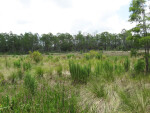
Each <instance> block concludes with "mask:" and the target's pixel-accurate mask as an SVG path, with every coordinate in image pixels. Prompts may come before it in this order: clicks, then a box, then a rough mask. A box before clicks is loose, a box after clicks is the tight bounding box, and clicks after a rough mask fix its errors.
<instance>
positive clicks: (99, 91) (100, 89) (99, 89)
mask: <svg viewBox="0 0 150 113" xmlns="http://www.w3.org/2000/svg"><path fill="white" fill-rule="evenodd" d="M91 90H92V92H93V93H94V94H95V95H96V97H98V98H104V99H105V98H106V97H107V93H106V91H105V86H104V85H102V84H97V83H93V85H92V89H91Z"/></svg>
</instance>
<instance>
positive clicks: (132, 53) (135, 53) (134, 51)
mask: <svg viewBox="0 0 150 113" xmlns="http://www.w3.org/2000/svg"><path fill="white" fill-rule="evenodd" d="M130 55H131V57H133V56H134V57H136V56H137V50H136V49H131V53H130Z"/></svg>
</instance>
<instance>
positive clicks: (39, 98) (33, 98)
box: [0, 85, 88, 113]
mask: <svg viewBox="0 0 150 113" xmlns="http://www.w3.org/2000/svg"><path fill="white" fill-rule="evenodd" d="M68 91H69V90H68V89H65V88H64V87H62V86H60V85H57V86H54V88H51V87H49V86H47V85H46V88H45V90H42V91H37V92H36V94H35V95H30V93H28V92H24V91H22V92H21V91H20V92H19V93H17V94H15V95H14V96H2V97H1V98H0V102H1V104H0V112H2V113H9V112H11V113H31V112H32V113H87V112H88V111H87V110H82V109H81V108H80V106H79V105H78V103H77V95H76V92H72V93H71V94H70V93H69V92H68Z"/></svg>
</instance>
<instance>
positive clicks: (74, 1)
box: [0, 0, 131, 34]
mask: <svg viewBox="0 0 150 113" xmlns="http://www.w3.org/2000/svg"><path fill="white" fill-rule="evenodd" d="M130 2H131V0H0V32H7V33H8V32H10V31H12V32H13V33H17V34H20V33H24V32H33V33H39V34H43V33H49V32H51V33H53V34H56V33H58V32H59V33H66V32H68V33H71V34H76V33H78V31H82V32H88V33H100V32H104V31H108V32H111V33H119V32H121V30H122V29H123V28H126V29H129V28H131V24H130V23H129V22H128V18H129V5H130Z"/></svg>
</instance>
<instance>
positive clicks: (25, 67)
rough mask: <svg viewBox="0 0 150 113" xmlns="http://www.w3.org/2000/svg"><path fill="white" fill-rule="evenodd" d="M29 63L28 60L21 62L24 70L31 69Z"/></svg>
mask: <svg viewBox="0 0 150 113" xmlns="http://www.w3.org/2000/svg"><path fill="white" fill-rule="evenodd" d="M31 67H32V66H31V63H30V62H24V63H23V70H24V71H27V70H30V69H31Z"/></svg>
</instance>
